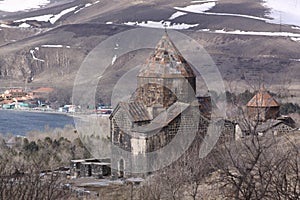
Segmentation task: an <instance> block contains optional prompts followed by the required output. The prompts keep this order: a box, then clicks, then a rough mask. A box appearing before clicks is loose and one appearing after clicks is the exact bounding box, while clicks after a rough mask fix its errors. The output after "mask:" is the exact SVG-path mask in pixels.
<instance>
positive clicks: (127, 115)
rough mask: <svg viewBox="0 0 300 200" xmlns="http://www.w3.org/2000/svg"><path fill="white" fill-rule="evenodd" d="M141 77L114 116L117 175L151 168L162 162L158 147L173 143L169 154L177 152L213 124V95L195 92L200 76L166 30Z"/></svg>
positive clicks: (113, 161) (112, 136)
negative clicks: (198, 76)
mask: <svg viewBox="0 0 300 200" xmlns="http://www.w3.org/2000/svg"><path fill="white" fill-rule="evenodd" d="M137 80H138V85H137V89H136V91H135V93H134V94H132V97H131V98H130V101H129V102H120V103H119V104H118V105H117V107H116V108H115V109H114V111H113V113H112V114H111V116H110V121H111V142H112V144H113V147H112V158H111V166H112V169H113V171H112V175H115V176H117V177H128V176H132V175H134V174H135V173H138V172H139V171H143V172H148V171H149V172H150V171H151V170H152V169H154V168H155V167H154V165H159V163H157V162H156V161H157V158H158V157H160V156H162V155H161V153H160V152H159V151H160V150H162V149H164V148H169V150H168V151H169V154H168V155H167V156H166V155H165V157H166V159H172V156H174V157H176V155H175V154H176V151H178V150H182V149H184V147H185V146H187V145H188V144H189V143H190V142H191V141H190V139H193V137H194V136H195V135H196V134H199V133H203V134H205V133H206V130H207V126H208V124H209V117H210V109H211V106H210V99H209V98H200V99H197V98H196V97H195V94H196V76H195V74H194V72H193V70H192V68H191V66H190V65H189V64H188V63H187V61H186V60H185V59H184V58H183V57H182V55H181V54H180V52H179V51H178V50H177V49H176V47H175V45H174V44H173V43H172V41H171V40H170V38H169V36H168V35H167V34H166V35H164V36H163V37H162V39H161V40H160V41H159V43H158V45H157V46H156V48H155V51H154V52H153V53H152V54H151V55H150V56H149V58H148V59H147V61H146V64H144V66H143V67H142V69H141V71H140V72H139V74H138V76H137ZM200 100H201V101H203V102H205V103H204V104H203V105H201V104H199V102H200ZM176 137H180V139H179V140H178V139H177V140H174V139H175V138H176ZM171 143H172V144H171ZM173 143H174V144H173ZM170 144H171V145H170ZM173 153H174V155H172V154H173ZM149 154H151V156H149Z"/></svg>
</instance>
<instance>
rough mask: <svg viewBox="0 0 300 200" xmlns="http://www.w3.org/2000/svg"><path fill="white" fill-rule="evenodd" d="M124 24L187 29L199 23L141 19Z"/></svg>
mask: <svg viewBox="0 0 300 200" xmlns="http://www.w3.org/2000/svg"><path fill="white" fill-rule="evenodd" d="M124 24H126V25H130V26H141V27H147V28H167V29H179V30H180V29H189V28H192V27H196V26H198V25H199V24H184V23H178V24H177V23H173V24H171V22H170V21H163V20H162V21H159V22H156V21H143V22H125V23H124Z"/></svg>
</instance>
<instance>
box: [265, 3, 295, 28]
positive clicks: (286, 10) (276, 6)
mask: <svg viewBox="0 0 300 200" xmlns="http://www.w3.org/2000/svg"><path fill="white" fill-rule="evenodd" d="M262 5H263V6H265V7H266V8H270V13H269V14H268V16H269V17H271V18H273V19H272V20H270V22H272V23H277V24H280V23H281V24H290V25H296V26H300V1H299V0H285V1H283V0H264V2H263V3H262Z"/></svg>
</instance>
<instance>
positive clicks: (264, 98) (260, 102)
mask: <svg viewBox="0 0 300 200" xmlns="http://www.w3.org/2000/svg"><path fill="white" fill-rule="evenodd" d="M279 106H280V105H279V103H278V102H277V101H276V100H275V99H274V98H273V97H272V96H271V95H270V93H269V92H268V91H266V89H265V88H264V87H263V88H262V89H261V90H260V91H258V93H257V94H256V95H255V96H254V97H253V98H252V99H251V100H250V101H249V102H248V103H247V107H261V108H268V107H279Z"/></svg>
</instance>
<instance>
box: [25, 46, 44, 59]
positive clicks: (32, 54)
mask: <svg viewBox="0 0 300 200" xmlns="http://www.w3.org/2000/svg"><path fill="white" fill-rule="evenodd" d="M38 50H39V48H38V47H36V48H35V49H31V50H30V51H29V52H30V54H31V56H32V58H33V60H36V61H40V62H45V60H42V59H39V58H37V57H36V56H35V54H34V53H35V51H38Z"/></svg>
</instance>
